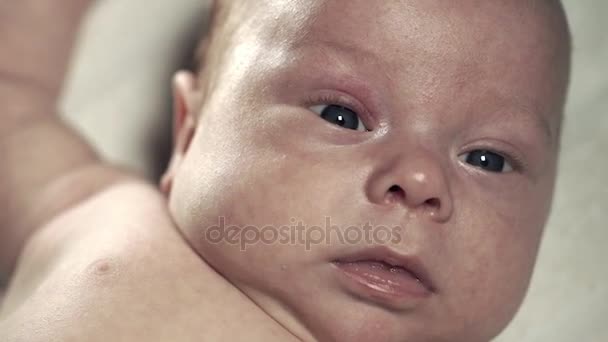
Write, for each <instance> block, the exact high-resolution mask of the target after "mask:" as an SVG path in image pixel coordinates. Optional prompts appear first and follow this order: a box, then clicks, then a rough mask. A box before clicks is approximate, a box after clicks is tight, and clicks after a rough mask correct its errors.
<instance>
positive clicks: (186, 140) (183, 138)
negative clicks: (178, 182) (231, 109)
mask: <svg viewBox="0 0 608 342" xmlns="http://www.w3.org/2000/svg"><path fill="white" fill-rule="evenodd" d="M196 83H197V82H196V76H194V74H192V73H191V72H189V71H179V72H177V73H176V74H175V76H174V77H173V153H172V155H171V160H170V162H169V166H168V167H167V170H166V171H165V174H164V175H163V176H162V178H161V181H160V189H161V191H162V192H163V193H164V194H165V195H169V193H170V192H171V185H172V183H173V178H174V177H175V174H176V172H177V170H178V169H179V166H180V165H181V162H182V160H183V157H184V155H185V154H186V152H187V151H188V147H189V146H190V141H191V140H192V137H193V136H194V131H195V130H196V115H197V113H196V110H197V108H198V97H199V95H198V94H199V91H198V86H197V84H196Z"/></svg>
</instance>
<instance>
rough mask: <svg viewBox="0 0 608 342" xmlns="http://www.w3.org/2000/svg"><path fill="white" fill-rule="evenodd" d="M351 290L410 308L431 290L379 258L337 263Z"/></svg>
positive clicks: (382, 302)
mask: <svg viewBox="0 0 608 342" xmlns="http://www.w3.org/2000/svg"><path fill="white" fill-rule="evenodd" d="M334 265H335V266H336V268H337V269H338V271H339V273H340V275H341V276H340V278H341V279H342V281H343V283H344V285H345V286H346V287H347V289H348V290H349V292H352V293H353V294H355V295H357V296H359V297H363V298H366V299H369V300H372V301H375V302H379V303H381V304H387V305H389V306H391V307H396V308H406V307H409V306H410V305H411V304H412V303H413V302H415V301H418V300H421V299H424V298H427V297H429V296H430V295H431V294H432V293H431V291H430V290H429V289H428V288H427V287H426V286H425V285H424V284H423V283H422V282H421V281H420V280H419V279H417V278H416V277H415V276H414V275H413V274H412V273H410V272H408V271H406V270H404V269H402V268H390V267H387V265H386V264H383V263H379V262H375V261H356V262H335V263H334Z"/></svg>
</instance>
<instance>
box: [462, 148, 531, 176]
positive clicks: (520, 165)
mask: <svg viewBox="0 0 608 342" xmlns="http://www.w3.org/2000/svg"><path fill="white" fill-rule="evenodd" d="M477 150H484V151H488V152H492V153H495V154H497V155H499V156H501V157H503V158H505V160H506V161H507V162H508V163H509V164H511V167H513V172H522V171H523V170H525V169H526V168H527V165H526V163H525V162H524V160H523V159H522V158H521V157H519V156H517V155H515V154H513V153H508V152H503V151H500V150H498V149H495V148H492V147H488V146H478V147H475V148H468V149H467V150H466V152H464V154H466V153H471V152H473V151H477Z"/></svg>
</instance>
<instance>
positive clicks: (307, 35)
mask: <svg viewBox="0 0 608 342" xmlns="http://www.w3.org/2000/svg"><path fill="white" fill-rule="evenodd" d="M251 3H253V2H251ZM312 3H313V2H312V1H301V2H300V1H268V4H266V3H264V2H262V1H259V2H257V1H256V2H255V6H252V8H250V9H248V10H250V11H251V12H248V13H249V15H248V16H245V17H240V18H239V19H238V21H239V22H240V26H239V27H238V28H237V30H236V32H235V33H234V37H233V38H232V39H233V43H231V45H230V46H231V48H230V49H229V50H227V51H226V55H225V58H224V60H223V66H222V67H221V68H220V67H219V66H218V68H220V69H219V71H217V72H218V73H219V77H218V82H217V83H216V84H215V87H214V88H213V90H212V91H211V92H210V93H209V96H208V100H207V102H206V103H205V104H204V105H203V106H202V109H201V113H200V115H201V116H200V120H199V122H198V125H197V128H196V132H195V134H194V137H193V138H192V141H191V144H190V145H189V147H188V149H187V151H185V156H184V159H183V160H182V161H180V163H179V165H178V166H177V172H176V174H175V177H174V180H173V187H172V192H171V202H170V203H171V210H172V213H173V215H174V217H175V220H176V222H177V224H178V226H179V228H180V229H181V230H182V231H183V233H184V234H185V236H186V237H187V239H188V240H189V242H190V243H191V244H192V246H193V247H194V248H195V249H196V250H197V251H198V252H199V253H200V254H201V255H202V256H203V257H204V259H205V260H206V261H207V262H208V263H210V264H211V265H212V266H213V267H214V268H215V269H216V270H218V271H219V272H220V273H221V274H222V275H223V276H224V277H225V278H227V279H228V280H230V281H231V282H232V283H233V284H234V285H235V286H237V287H238V288H240V289H241V290H242V291H243V292H244V293H245V294H246V295H247V296H249V297H250V298H251V299H252V300H253V301H254V302H256V303H257V304H258V305H259V306H261V307H262V308H263V309H264V310H265V311H266V312H267V313H269V314H270V315H271V316H273V317H274V318H275V319H276V320H277V321H278V322H280V323H281V324H282V325H284V326H285V327H287V328H288V329H290V330H291V331H292V332H294V333H295V334H297V335H300V336H301V337H304V338H306V337H310V336H315V337H316V338H319V339H321V340H343V341H355V340H371V339H372V338H373V340H377V341H468V342H471V341H484V340H488V339H489V338H491V337H492V336H494V335H495V334H497V333H498V332H499V331H500V330H502V329H503V328H504V326H505V325H506V324H507V323H508V322H509V321H510V319H511V318H512V316H513V315H514V313H515V311H516V310H517V308H518V306H519V304H520V302H521V300H522V298H523V296H524V294H525V291H526V288H527V286H528V282H529V278H530V275H531V271H532V269H533V264H534V261H535V257H536V253H537V249H538V244H539V240H540V238H541V235H542V231H543V226H544V224H545V221H546V219H547V216H548V213H549V210H550V203H551V198H552V193H553V185H554V180H555V167H556V159H557V151H558V140H559V139H558V135H559V116H560V112H561V111H562V107H563V101H564V94H565V91H566V83H567V63H568V58H567V46H566V45H567V44H565V39H566V37H565V34H566V29H565V27H564V26H563V22H562V21H561V20H562V18H561V17H560V16H559V13H558V11H557V10H555V9H551V8H550V5H548V3H549V2H547V1H523V0H522V1H377V2H373V3H372V2H370V1H367V0H356V1H355V0H349V1H337V0H336V1H315V2H314V4H315V5H314V6H313V5H311V4H312ZM195 114H197V115H199V114H198V113H195ZM328 219H329V220H330V223H331V225H332V226H333V228H331V229H332V230H329V229H330V227H327V225H326V222H327V220H328ZM222 220H223V222H224V230H223V232H224V235H221V236H220V235H219V232H220V230H218V229H215V228H214V229H210V228H211V227H213V226H217V225H218V223H219V222H220V221H222ZM298 223H301V224H300V225H299V226H300V227H303V228H296V232H297V230H298V229H299V230H300V231H302V232H303V233H301V236H299V237H298V234H293V236H291V235H289V234H291V233H293V232H294V231H291V232H290V231H289V230H286V229H285V227H282V226H287V227H289V226H297V225H298ZM231 225H234V227H232V230H229V226H231ZM269 225H270V226H271V227H272V228H270V227H268V226H269ZM314 226H318V227H320V228H321V229H317V228H315V227H314ZM353 226H354V227H359V228H358V232H359V233H357V229H354V227H353ZM237 227H238V228H237ZM264 227H266V228H264ZM349 227H351V228H349ZM395 227H397V228H395ZM263 228H264V229H265V231H264V238H260V237H258V238H256V237H255V234H254V231H255V230H261V229H263ZM386 228H389V229H386ZM326 229H327V230H326ZM389 230H390V232H391V234H392V235H391V236H390V237H389V238H390V241H386V240H387V238H386V237H387V233H388V231H389ZM245 232H247V233H245ZM321 232H324V234H332V235H331V238H330V241H326V240H324V241H322V242H319V239H318V238H319V236H320V234H321ZM366 232H368V233H367V237H368V238H366ZM239 234H241V235H239ZM277 234H279V235H278V236H277ZM340 234H342V236H341V237H342V239H340ZM357 235H361V236H357ZM370 236H371V238H369V237H370ZM281 237H283V239H281ZM307 238H308V240H307ZM245 239H247V240H246V241H245ZM218 240H221V241H219V242H218ZM254 240H255V241H254ZM305 240H306V241H305ZM340 240H342V241H340ZM306 243H308V244H309V246H308V248H307V246H306ZM245 244H246V246H245ZM378 246H384V248H377V247H378ZM243 247H246V248H243ZM389 264H391V265H393V266H394V267H392V268H393V269H392V270H391V269H390V268H391V266H389Z"/></svg>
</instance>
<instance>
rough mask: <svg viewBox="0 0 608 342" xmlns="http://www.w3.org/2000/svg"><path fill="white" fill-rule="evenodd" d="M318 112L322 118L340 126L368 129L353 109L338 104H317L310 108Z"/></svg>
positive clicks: (356, 129) (363, 130)
mask: <svg viewBox="0 0 608 342" xmlns="http://www.w3.org/2000/svg"><path fill="white" fill-rule="evenodd" d="M310 109H311V110H312V111H313V112H315V113H317V114H319V115H320V116H321V118H322V119H324V120H325V121H328V122H330V123H333V124H335V125H338V126H340V127H343V128H346V129H351V130H355V131H360V132H365V131H369V130H368V129H367V127H365V125H364V124H363V122H362V121H361V119H360V118H359V115H358V114H357V113H355V112H354V111H353V110H351V109H349V108H346V107H344V106H340V105H334V104H331V105H318V106H313V107H311V108H310Z"/></svg>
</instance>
